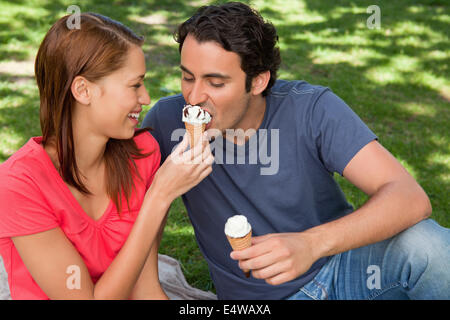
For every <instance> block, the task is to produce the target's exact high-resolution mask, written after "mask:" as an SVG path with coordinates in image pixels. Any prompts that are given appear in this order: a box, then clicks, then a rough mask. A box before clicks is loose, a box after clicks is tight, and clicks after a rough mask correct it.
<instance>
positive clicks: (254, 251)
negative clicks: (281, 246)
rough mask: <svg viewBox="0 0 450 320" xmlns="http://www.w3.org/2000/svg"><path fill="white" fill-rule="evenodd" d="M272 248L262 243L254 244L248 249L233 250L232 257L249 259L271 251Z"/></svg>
mask: <svg viewBox="0 0 450 320" xmlns="http://www.w3.org/2000/svg"><path fill="white" fill-rule="evenodd" d="M270 250H271V248H269V247H267V246H264V245H261V244H259V245H253V246H251V247H249V248H247V249H243V250H235V251H232V252H231V254H230V257H231V259H234V260H247V259H252V258H255V257H257V256H260V255H263V254H265V253H267V252H270Z"/></svg>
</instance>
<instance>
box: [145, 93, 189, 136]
mask: <svg viewBox="0 0 450 320" xmlns="http://www.w3.org/2000/svg"><path fill="white" fill-rule="evenodd" d="M184 105H185V101H184V98H183V95H182V94H177V95H173V96H167V97H163V98H161V99H159V100H158V101H157V102H156V103H155V105H154V106H153V107H151V108H150V110H149V112H148V113H147V114H146V116H145V118H144V121H143V127H152V128H155V125H156V122H161V121H162V122H163V123H164V124H165V125H167V124H168V123H172V122H176V123H177V125H178V120H179V121H181V110H182V109H183V106H184Z"/></svg>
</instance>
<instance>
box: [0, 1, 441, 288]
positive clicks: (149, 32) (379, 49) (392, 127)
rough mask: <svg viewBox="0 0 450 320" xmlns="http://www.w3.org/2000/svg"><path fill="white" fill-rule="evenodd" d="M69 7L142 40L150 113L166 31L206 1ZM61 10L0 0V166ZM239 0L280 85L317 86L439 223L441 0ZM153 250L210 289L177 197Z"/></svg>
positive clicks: (25, 127)
mask: <svg viewBox="0 0 450 320" xmlns="http://www.w3.org/2000/svg"><path fill="white" fill-rule="evenodd" d="M245 2H247V3H248V1H245ZM80 3H81V4H79V6H80V8H81V11H94V12H99V13H101V14H104V15H107V16H110V17H111V18H113V19H116V20H119V21H121V22H122V23H124V24H126V25H128V26H130V27H131V28H132V29H134V30H135V31H136V32H138V33H140V34H142V35H144V36H145V37H146V43H145V45H144V51H145V54H146V59H147V69H148V72H147V80H146V86H147V89H148V90H149V93H150V95H151V97H152V104H151V105H153V104H154V103H155V102H156V101H157V100H158V99H159V98H161V97H163V96H166V95H169V94H172V93H178V92H179V91H180V85H179V71H178V63H179V56H178V51H177V45H176V44H175V42H174V41H173V39H172V32H173V30H174V28H175V26H176V25H177V24H179V23H181V22H182V21H184V20H185V19H186V18H188V17H189V16H190V15H191V14H192V13H194V12H195V9H196V8H197V7H199V6H200V5H203V4H208V3H210V2H209V1H201V0H198V1H192V2H189V3H187V2H185V1H181V0H175V1H173V0H172V1H164V2H162V1H156V0H153V1H138V0H136V1H119V0H116V1H106V0H97V1H82V2H80ZM71 4H74V3H73V1H63V0H59V1H43V0H34V1H25V0H22V1H14V2H13V1H11V2H6V1H0V44H1V45H0V98H1V99H0V162H2V161H4V160H6V159H7V158H8V157H9V156H10V155H11V154H12V153H13V152H15V151H16V150H17V149H18V148H20V146H22V145H23V144H24V143H25V142H26V141H27V140H28V139H29V137H31V136H36V135H40V127H39V110H38V107H39V97H38V92H37V89H36V86H35V82H34V78H33V74H32V70H33V69H32V61H33V59H34V57H35V54H36V51H37V48H38V46H39V44H40V42H41V41H42V39H43V37H44V35H45V33H46V31H47V30H48V28H49V27H50V26H51V24H52V23H53V22H54V21H56V20H57V19H58V18H59V17H61V16H62V15H63V14H65V12H66V8H67V7H68V6H69V5H71ZM251 4H252V5H253V6H254V7H255V8H257V9H259V10H260V11H261V13H262V14H263V16H264V17H266V18H267V19H269V20H271V21H272V22H273V23H274V24H275V26H276V27H277V29H278V32H279V37H280V48H281V50H282V59H283V63H282V66H281V70H280V78H284V79H288V80H289V79H304V80H306V81H308V82H310V83H314V84H321V85H325V86H329V87H330V88H331V89H332V90H333V91H334V92H335V93H336V94H337V95H339V96H340V97H341V98H342V99H344V100H345V101H346V102H347V103H348V104H349V105H350V106H351V107H352V108H353V109H354V110H355V111H356V112H357V113H358V114H359V115H360V117H361V118H362V119H363V120H364V121H365V122H366V123H367V125H368V126H369V127H370V128H371V129H372V130H373V131H374V132H375V133H376V134H377V135H378V137H379V139H380V142H381V143H382V144H383V145H384V146H385V147H386V148H387V149H388V150H389V151H390V152H391V153H392V154H393V155H394V156H395V157H396V158H397V159H399V160H400V162H401V163H402V164H403V165H404V166H405V167H406V168H407V170H408V171H409V172H410V173H411V174H412V175H413V176H414V177H415V178H416V179H417V181H418V182H419V183H420V184H421V186H422V187H423V188H424V189H425V191H426V192H427V194H428V195H429V197H430V199H431V202H432V205H433V209H434V210H433V215H432V217H433V218H434V219H435V220H437V221H438V222H439V223H440V224H441V225H444V226H446V227H450V213H449V208H450V205H449V197H448V195H449V194H450V181H449V179H450V173H449V171H450V140H449V132H450V130H449V125H448V124H449V122H450V110H449V109H450V108H449V107H450V103H449V102H450V82H449V79H448V75H449V74H450V72H449V59H450V52H449V47H450V46H449V30H450V28H449V25H450V18H449V17H450V10H449V6H448V4H447V2H446V1H443V0H442V1H438V0H429V1H406V0H403V1H383V2H382V3H381V2H379V1H372V0H370V1H356V0H353V1H347V0H343V1H339V2H335V1H331V0H330V1H319V0H303V1H301V0H299V1H293V0H291V1H286V0H270V1H262V0H261V1H253V2H252V3H251ZM372 4H378V5H379V6H380V8H381V28H380V29H374V30H370V29H368V28H367V27H366V20H367V18H368V16H369V14H367V13H366V8H367V7H368V6H369V5H372ZM14 63H18V64H17V65H16V64H14ZM30 66H31V68H30ZM30 70H31V71H30ZM149 108H150V106H149V107H146V108H145V110H148V109H149ZM336 179H337V180H338V182H339V183H340V184H341V186H342V188H343V190H344V192H345V194H346V195H347V196H348V199H349V201H350V202H351V203H352V204H353V205H354V206H355V207H359V206H361V205H362V204H363V203H364V202H365V201H366V200H367V197H366V196H365V195H364V194H363V193H362V192H361V191H359V190H358V189H356V188H355V187H354V186H352V185H351V184H350V183H348V182H347V181H346V180H344V179H343V178H341V177H339V176H336ZM161 252H162V253H165V254H169V255H171V256H173V257H175V258H177V259H178V260H180V262H181V264H182V269H183V271H184V273H185V276H186V278H187V280H188V282H189V283H190V284H192V285H193V286H195V287H198V288H200V289H203V290H213V291H214V287H213V285H212V283H211V280H210V277H209V273H208V268H207V265H206V263H205V261H204V259H203V258H202V256H201V254H200V252H199V249H198V247H197V244H196V242H195V238H194V235H193V230H192V227H191V225H190V223H189V220H188V218H187V214H186V210H185V208H184V206H183V204H182V202H181V200H180V199H177V200H176V201H175V202H174V204H173V205H172V209H171V211H170V214H169V219H168V224H167V228H166V230H165V234H164V237H163V240H162V244H161Z"/></svg>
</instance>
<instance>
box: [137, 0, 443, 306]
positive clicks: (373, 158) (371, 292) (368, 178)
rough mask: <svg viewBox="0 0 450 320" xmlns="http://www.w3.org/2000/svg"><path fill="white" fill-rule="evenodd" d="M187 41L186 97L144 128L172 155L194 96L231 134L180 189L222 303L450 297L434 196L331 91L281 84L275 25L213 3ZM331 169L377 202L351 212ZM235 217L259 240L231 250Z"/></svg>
mask: <svg viewBox="0 0 450 320" xmlns="http://www.w3.org/2000/svg"><path fill="white" fill-rule="evenodd" d="M176 40H177V42H178V43H179V49H180V54H181V64H180V68H181V73H182V80H181V89H182V95H175V96H170V97H166V98H163V99H161V100H160V101H158V103H156V105H155V106H154V107H153V108H152V109H151V110H150V111H149V113H148V115H147V116H146V118H145V120H144V123H143V125H144V126H149V127H152V128H153V129H154V130H153V131H152V134H153V135H154V136H155V138H156V139H157V140H158V142H159V143H160V147H161V153H162V160H163V159H165V157H167V156H168V155H169V154H170V152H171V150H172V149H173V148H174V146H175V145H176V144H177V143H178V142H179V141H178V138H179V137H181V135H182V133H180V132H179V131H180V128H183V123H182V121H181V118H182V115H181V111H182V108H183V106H184V105H185V104H191V105H199V106H200V107H201V108H202V109H204V110H206V111H208V112H209V113H210V114H211V116H212V120H211V122H210V123H209V124H208V125H207V129H209V130H208V132H212V133H215V132H219V133H221V134H222V136H223V138H222V137H221V136H218V135H217V134H214V136H215V140H211V148H212V149H213V153H214V154H215V157H216V158H215V160H216V162H215V164H214V165H213V172H212V173H211V174H210V175H209V176H208V177H207V178H206V179H205V180H203V181H202V182H201V183H200V184H199V185H198V186H196V187H195V188H193V189H192V190H190V191H189V192H187V193H186V194H185V195H183V201H184V204H185V206H186V208H187V211H188V214H189V217H190V219H191V222H192V225H193V227H194V230H195V234H196V239H197V242H198V244H199V247H200V250H201V251H202V253H203V255H204V257H205V259H206V261H207V262H208V265H209V268H210V273H211V277H212V280H213V281H214V284H215V287H216V290H217V294H218V297H219V298H220V299H287V298H289V299H311V298H312V299H326V298H328V299H367V298H390V299H392V298H395V299H401V298H413V299H421V298H423V299H434V298H450V296H449V295H450V287H449V283H450V280H449V278H450V277H449V272H448V270H447V267H448V263H449V261H450V255H449V250H448V247H449V244H450V240H449V239H450V235H449V230H448V229H445V228H442V227H441V226H439V225H438V224H437V223H435V222H434V221H432V220H430V219H428V220H425V219H426V218H427V217H429V216H430V214H431V210H432V209H431V204H430V201H429V199H428V197H427V195H426V194H425V192H424V191H423V190H422V188H421V187H420V186H419V185H418V184H417V182H416V181H415V180H414V179H413V178H412V177H411V176H410V175H409V174H408V172H407V171H406V170H405V169H404V168H403V167H402V166H401V165H400V164H399V162H398V161H397V160H396V159H395V158H394V157H393V156H392V155H391V154H390V153H389V152H388V151H387V150H386V149H384V148H383V147H382V146H381V145H380V143H379V142H378V141H377V137H376V136H375V134H374V133H373V132H372V131H371V130H370V129H369V128H368V127H367V126H366V125H365V124H364V123H363V122H362V121H361V120H360V118H359V117H358V116H357V115H356V114H355V113H354V112H353V111H352V110H351V109H350V108H349V107H348V106H347V105H346V104H345V103H344V102H343V101H342V100H341V99H339V98H338V97H337V96H336V95H334V94H333V93H332V92H331V91H330V90H329V89H328V88H324V87H321V86H313V85H310V84H308V83H306V82H304V81H282V80H278V81H276V74H277V69H278V67H279V65H280V54H279V50H278V49H277V47H276V46H275V45H276V42H277V40H278V37H277V34H276V30H275V28H274V27H273V26H272V25H271V24H270V23H267V22H265V21H264V20H263V19H262V17H261V16H260V15H259V14H258V13H257V12H255V11H253V10H252V9H251V8H249V7H248V6H246V5H244V4H241V3H228V4H224V5H220V6H208V7H202V8H200V9H199V11H198V12H197V13H196V14H195V15H194V16H193V17H191V18H190V19H189V20H187V21H186V22H184V23H183V24H182V25H180V26H179V28H178V30H177V32H176ZM269 155H270V157H269ZM334 172H337V173H339V174H341V175H342V176H344V177H345V178H346V179H347V180H349V181H350V182H351V183H353V184H354V185H355V186H357V187H358V188H359V189H361V190H362V191H364V192H365V193H366V194H368V195H369V197H370V199H369V200H368V201H367V203H365V204H364V205H363V206H362V207H361V208H359V209H357V210H354V209H353V207H352V206H351V205H350V204H349V203H348V202H347V201H346V200H345V197H344V195H343V193H342V191H341V189H340V188H339V186H338V184H337V183H336V182H335V180H334V179H333V173H334ZM235 214H243V215H245V216H246V217H247V219H248V220H249V222H250V224H251V225H252V230H253V235H255V236H254V238H253V242H252V246H251V247H250V248H248V249H245V250H242V251H234V252H232V253H231V255H230V251H231V248H230V246H229V244H228V243H227V239H226V236H225V234H224V224H225V222H226V220H227V219H228V218H229V217H231V216H233V215H235ZM408 228H409V229H408ZM406 229H408V230H406ZM404 230H406V231H404ZM402 231H403V232H402ZM445 265H447V267H445ZM241 269H251V270H252V277H250V278H246V277H245V276H244V273H243V272H242V270H241Z"/></svg>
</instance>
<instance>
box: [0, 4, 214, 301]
mask: <svg viewBox="0 0 450 320" xmlns="http://www.w3.org/2000/svg"><path fill="white" fill-rule="evenodd" d="M67 18H68V17H67V16H66V17H63V18H61V19H60V20H59V21H57V22H56V23H55V24H54V25H53V26H52V28H51V29H50V30H49V32H48V33H47V35H46V36H45V38H44V40H43V42H42V44H41V46H40V48H39V51H38V54H37V57H36V65H35V72H36V79H37V83H38V87H39V93H40V101H41V102H40V121H41V129H42V137H34V138H31V139H30V140H29V141H28V142H27V143H26V144H25V145H24V146H23V147H22V148H21V149H20V150H18V151H17V152H16V153H15V154H14V155H13V156H11V157H10V158H9V159H8V160H7V161H5V163H3V164H2V165H1V166H0V254H1V255H2V256H3V260H4V263H5V268H6V270H7V272H8V281H9V286H10V291H11V297H12V298H13V299H129V298H132V299H146V298H147V299H167V296H166V295H165V293H164V291H163V290H162V289H161V286H160V283H159V281H158V269H157V266H158V264H157V259H158V245H159V240H160V238H161V234H162V229H163V225H164V219H165V216H166V213H167V212H168V210H169V206H170V204H171V202H172V201H173V200H174V199H175V198H176V197H178V196H180V195H181V194H183V193H185V192H186V191H188V190H189V189H190V188H192V187H193V186H195V185H196V184H198V183H199V182H200V181H201V180H202V179H203V178H205V177H206V176H207V175H208V174H209V173H210V172H211V170H212V169H211V164H212V161H213V157H212V155H211V153H210V151H209V147H208V146H207V142H206V141H203V143H199V144H197V145H196V146H195V147H194V149H193V152H191V151H186V152H185V150H186V148H187V145H188V139H186V137H184V139H183V141H182V142H181V143H180V144H179V145H178V147H177V148H176V149H175V150H174V152H173V153H172V155H171V156H170V157H169V158H168V159H167V161H165V162H164V163H163V164H162V165H161V167H160V168H159V169H158V167H159V163H160V153H159V147H158V144H157V143H156V140H154V138H153V137H152V136H151V135H150V134H149V133H148V131H147V130H136V125H137V124H138V120H137V119H138V117H139V113H140V112H141V111H142V105H146V104H149V103H150V97H149V96H148V93H147V91H146V89H145V88H144V85H143V79H144V75H145V73H146V70H145V59H144V54H143V51H142V49H141V45H142V42H143V39H142V38H141V37H139V36H137V35H136V34H134V33H133V32H132V31H131V30H130V29H128V28H127V27H125V26H123V25H122V24H120V23H118V22H116V21H113V20H111V19H109V18H106V17H104V16H101V15H98V14H93V13H84V14H82V15H81V28H80V29H72V30H69V29H68V28H67V25H66V22H67ZM205 140H206V139H205ZM180 159H182V160H184V161H180ZM201 159H203V160H204V161H200V160H201Z"/></svg>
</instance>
